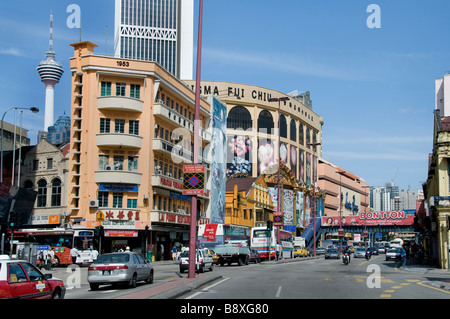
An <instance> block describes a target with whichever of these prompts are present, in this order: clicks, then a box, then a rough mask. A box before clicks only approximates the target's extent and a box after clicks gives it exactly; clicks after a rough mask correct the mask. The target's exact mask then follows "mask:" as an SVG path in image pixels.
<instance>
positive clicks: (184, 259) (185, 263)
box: [180, 249, 213, 273]
mask: <svg viewBox="0 0 450 319" xmlns="http://www.w3.org/2000/svg"><path fill="white" fill-rule="evenodd" d="M195 264H196V265H195V266H196V267H195V271H196V272H204V271H205V269H209V270H210V271H212V270H213V256H212V255H211V254H210V253H209V250H207V249H198V250H197V254H196V258H195ZM187 269H189V249H186V250H185V251H184V252H183V253H182V254H181V256H180V272H181V273H182V272H184V271H185V270H187Z"/></svg>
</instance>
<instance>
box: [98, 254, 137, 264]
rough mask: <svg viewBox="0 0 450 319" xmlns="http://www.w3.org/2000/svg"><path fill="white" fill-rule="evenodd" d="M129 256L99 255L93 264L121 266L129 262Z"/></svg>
mask: <svg viewBox="0 0 450 319" xmlns="http://www.w3.org/2000/svg"><path fill="white" fill-rule="evenodd" d="M130 256H131V255H130V254H106V255H101V256H99V257H98V258H97V260H95V261H94V264H123V263H126V262H128V261H129V260H130Z"/></svg>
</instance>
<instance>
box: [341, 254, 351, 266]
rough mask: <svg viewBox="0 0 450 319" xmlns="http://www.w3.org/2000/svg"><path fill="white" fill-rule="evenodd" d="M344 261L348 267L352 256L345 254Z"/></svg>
mask: <svg viewBox="0 0 450 319" xmlns="http://www.w3.org/2000/svg"><path fill="white" fill-rule="evenodd" d="M342 261H343V262H344V264H346V265H348V263H349V262H350V256H349V255H348V254H344V256H343V257H342Z"/></svg>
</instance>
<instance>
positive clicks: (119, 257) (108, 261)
mask: <svg viewBox="0 0 450 319" xmlns="http://www.w3.org/2000/svg"><path fill="white" fill-rule="evenodd" d="M87 280H88V282H89V285H90V287H91V290H97V289H98V287H99V285H107V284H115V283H125V284H128V285H129V286H130V287H132V288H134V287H136V285H137V282H138V281H145V282H146V283H148V284H151V283H153V267H152V266H151V265H150V264H149V263H148V262H147V261H146V260H145V259H144V258H143V257H142V256H141V255H140V254H138V253H134V252H124V253H111V254H104V255H101V256H99V257H98V258H97V260H96V261H94V263H92V264H91V265H90V266H89V269H88V278H87Z"/></svg>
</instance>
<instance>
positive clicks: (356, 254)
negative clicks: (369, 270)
mask: <svg viewBox="0 0 450 319" xmlns="http://www.w3.org/2000/svg"><path fill="white" fill-rule="evenodd" d="M365 256H366V249H365V248H360V247H358V248H356V249H355V251H354V252H353V258H359V257H360V258H364V257H365Z"/></svg>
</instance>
